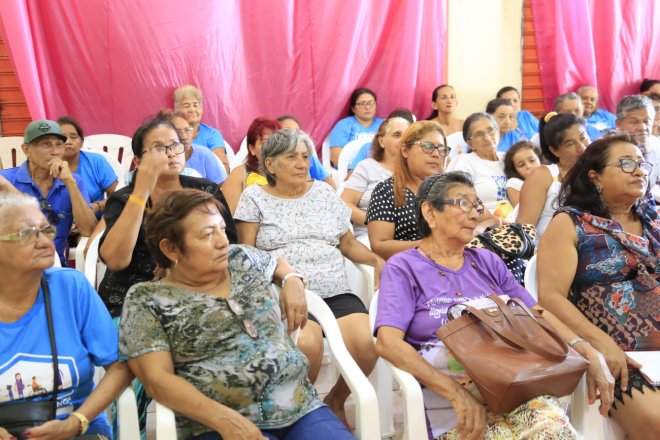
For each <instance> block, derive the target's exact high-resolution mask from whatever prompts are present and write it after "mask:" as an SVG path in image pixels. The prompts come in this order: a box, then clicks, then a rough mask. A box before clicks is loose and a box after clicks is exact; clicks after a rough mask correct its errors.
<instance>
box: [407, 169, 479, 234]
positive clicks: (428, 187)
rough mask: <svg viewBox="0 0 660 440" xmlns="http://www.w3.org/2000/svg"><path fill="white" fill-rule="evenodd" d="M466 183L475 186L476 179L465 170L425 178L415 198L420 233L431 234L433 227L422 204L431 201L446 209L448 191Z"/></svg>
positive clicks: (441, 208) (436, 206) (437, 206)
mask: <svg viewBox="0 0 660 440" xmlns="http://www.w3.org/2000/svg"><path fill="white" fill-rule="evenodd" d="M458 185H464V186H467V187H470V188H474V181H473V180H472V176H470V175H469V174H468V173H466V172H465V171H451V172H449V173H437V174H434V175H432V176H430V177H427V178H426V179H424V181H423V182H422V184H421V185H420V186H419V189H418V190H417V198H416V199H415V216H416V217H417V228H418V229H419V235H420V236H421V237H422V238H424V237H428V236H429V235H431V228H430V227H429V224H428V222H427V221H426V219H425V218H424V216H423V215H422V205H423V204H424V202H429V203H430V204H431V206H432V207H433V208H435V209H437V210H438V211H442V210H444V209H445V205H444V201H445V200H447V193H449V190H450V189H452V188H453V187H455V186H458Z"/></svg>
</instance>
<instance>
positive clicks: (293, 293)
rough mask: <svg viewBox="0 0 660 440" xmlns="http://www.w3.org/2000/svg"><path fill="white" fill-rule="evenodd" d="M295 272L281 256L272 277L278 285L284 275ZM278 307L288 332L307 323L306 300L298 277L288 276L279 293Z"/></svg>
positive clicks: (280, 283)
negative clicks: (285, 321)
mask: <svg viewBox="0 0 660 440" xmlns="http://www.w3.org/2000/svg"><path fill="white" fill-rule="evenodd" d="M293 272H295V271H294V270H293V268H292V267H291V266H290V265H289V263H288V262H287V261H286V260H285V259H284V258H282V257H278V258H277V267H276V268H275V273H274V278H275V280H274V281H275V282H276V283H277V284H278V285H280V286H281V285H282V280H283V279H284V277H285V276H286V275H288V274H290V273H293ZM280 309H281V310H282V319H286V320H287V327H288V331H289V333H292V332H294V331H295V330H296V329H298V327H300V328H305V325H306V324H307V300H306V299H305V286H304V284H303V282H302V280H301V279H300V278H298V277H295V276H294V277H289V278H287V279H286V283H284V285H283V286H282V292H281V293H280Z"/></svg>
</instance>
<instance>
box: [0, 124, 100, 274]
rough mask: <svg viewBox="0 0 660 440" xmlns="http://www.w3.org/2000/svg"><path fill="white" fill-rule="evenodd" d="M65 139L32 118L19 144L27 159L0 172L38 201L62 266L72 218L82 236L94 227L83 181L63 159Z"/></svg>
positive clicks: (53, 127) (54, 127) (56, 128)
mask: <svg viewBox="0 0 660 440" xmlns="http://www.w3.org/2000/svg"><path fill="white" fill-rule="evenodd" d="M65 141H66V136H64V135H63V134H62V130H60V126H59V125H58V124H57V123H56V122H55V121H49V120H45V119H44V120H40V121H33V122H31V123H30V124H29V125H28V126H27V128H26V129H25V134H24V136H23V142H24V143H23V145H22V146H21V148H23V152H25V155H26V156H27V160H26V161H25V162H23V163H22V164H21V165H20V166H17V167H15V168H9V169H6V170H2V171H0V176H3V177H4V178H5V179H7V181H9V183H11V184H12V185H14V187H15V188H16V189H17V190H19V191H21V192H23V193H25V194H29V195H31V196H34V197H36V198H37V200H39V206H41V211H42V212H43V213H44V215H45V216H46V218H47V219H48V222H49V223H50V224H52V225H53V226H55V227H56V229H57V234H56V235H55V249H56V250H57V253H58V255H59V257H60V261H61V262H62V266H65V265H66V244H67V236H68V235H69V232H70V231H71V225H72V224H73V220H74V219H75V220H76V224H77V225H78V227H79V228H80V233H81V234H82V235H86V236H88V235H90V234H91V233H92V230H93V229H94V226H96V217H95V216H94V211H93V210H92V208H91V202H90V200H89V195H88V194H87V190H86V189H85V184H84V183H83V180H82V178H81V177H80V176H78V175H77V174H74V173H72V172H71V170H70V169H69V165H68V163H67V162H66V161H65V160H64V159H63V158H64V142H65Z"/></svg>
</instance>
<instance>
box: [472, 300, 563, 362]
mask: <svg viewBox="0 0 660 440" xmlns="http://www.w3.org/2000/svg"><path fill="white" fill-rule="evenodd" d="M498 307H499V306H498ZM467 311H468V312H469V313H470V314H472V315H473V316H474V317H475V318H477V319H478V320H479V321H481V322H482V323H483V324H484V325H486V326H487V327H488V328H490V329H491V330H492V331H493V332H495V333H496V334H498V335H499V336H500V337H501V338H502V339H503V340H504V341H505V342H507V343H508V344H509V345H512V346H515V347H517V348H524V349H526V350H528V351H531V352H532V353H536V354H538V355H539V356H542V357H544V358H546V359H550V360H553V361H556V362H562V361H563V360H564V359H566V356H567V355H568V351H567V352H565V353H563V352H562V353H553V352H551V351H548V350H546V349H545V348H542V347H539V346H538V345H536V344H534V343H533V342H531V341H528V340H526V339H524V338H522V337H520V336H518V335H516V334H515V333H513V332H511V331H509V330H507V329H505V328H503V327H502V326H498V325H497V324H496V323H495V322H494V320H493V318H491V317H490V316H489V315H488V314H486V313H484V312H483V310H479V309H477V308H475V307H472V306H470V307H468V309H467ZM542 328H543V329H544V330H545V331H546V332H547V331H548V329H547V328H545V327H542ZM551 333H552V332H551ZM551 336H552V334H551Z"/></svg>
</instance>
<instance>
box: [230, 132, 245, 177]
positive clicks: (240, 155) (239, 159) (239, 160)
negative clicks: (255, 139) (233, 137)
mask: <svg viewBox="0 0 660 440" xmlns="http://www.w3.org/2000/svg"><path fill="white" fill-rule="evenodd" d="M247 155H248V146H247V136H246V137H244V138H243V140H242V141H241V146H240V148H239V149H238V152H237V153H236V155H235V156H234V161H233V162H232V163H231V164H230V168H231V169H232V170H233V169H234V168H236V167H237V166H239V165H243V164H244V163H245V161H246V160H247Z"/></svg>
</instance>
